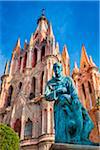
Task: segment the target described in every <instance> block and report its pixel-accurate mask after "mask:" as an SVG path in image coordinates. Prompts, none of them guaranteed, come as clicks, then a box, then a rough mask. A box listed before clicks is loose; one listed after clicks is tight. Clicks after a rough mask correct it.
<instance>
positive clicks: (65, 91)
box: [56, 88, 67, 95]
mask: <svg viewBox="0 0 100 150" xmlns="http://www.w3.org/2000/svg"><path fill="white" fill-rule="evenodd" d="M56 93H57V95H59V94H66V93H67V89H66V88H59V89H57V90H56Z"/></svg>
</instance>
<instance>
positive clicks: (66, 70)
mask: <svg viewBox="0 0 100 150" xmlns="http://www.w3.org/2000/svg"><path fill="white" fill-rule="evenodd" d="M62 62H63V67H64V74H65V75H70V60H69V54H68V51H67V47H66V45H64V48H63V51H62Z"/></svg>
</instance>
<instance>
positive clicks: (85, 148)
mask: <svg viewBox="0 0 100 150" xmlns="http://www.w3.org/2000/svg"><path fill="white" fill-rule="evenodd" d="M99 148H100V147H99V146H90V145H76V144H60V143H59V144H56V143H55V144H52V146H51V147H50V149H49V150H99Z"/></svg>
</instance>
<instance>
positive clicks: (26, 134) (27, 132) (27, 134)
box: [24, 118, 32, 139]
mask: <svg viewBox="0 0 100 150" xmlns="http://www.w3.org/2000/svg"><path fill="white" fill-rule="evenodd" d="M24 137H25V139H28V138H31V137H32V121H31V120H30V119H29V118H28V121H27V122H26V124H25V130H24Z"/></svg>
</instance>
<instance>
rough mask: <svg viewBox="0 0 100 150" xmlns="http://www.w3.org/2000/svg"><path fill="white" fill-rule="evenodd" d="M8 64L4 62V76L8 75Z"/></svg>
mask: <svg viewBox="0 0 100 150" xmlns="http://www.w3.org/2000/svg"><path fill="white" fill-rule="evenodd" d="M9 64H10V62H9V61H7V62H6V65H5V70H4V74H5V75H8V74H9Z"/></svg>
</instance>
